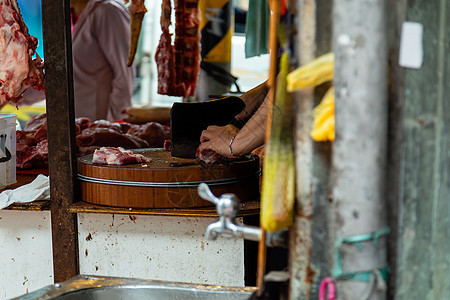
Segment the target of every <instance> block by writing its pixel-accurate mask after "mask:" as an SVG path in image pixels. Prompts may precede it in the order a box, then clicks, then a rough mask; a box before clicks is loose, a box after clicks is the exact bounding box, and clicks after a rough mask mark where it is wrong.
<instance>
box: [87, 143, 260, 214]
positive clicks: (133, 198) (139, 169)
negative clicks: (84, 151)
mask: <svg viewBox="0 0 450 300" xmlns="http://www.w3.org/2000/svg"><path fill="white" fill-rule="evenodd" d="M133 151H134V152H135V153H140V154H143V155H145V156H147V157H150V158H151V159H152V162H150V163H145V164H132V165H122V166H115V165H99V164H93V163H92V154H90V155H86V156H83V157H81V158H79V159H78V178H79V180H80V187H81V197H82V200H83V201H85V202H88V203H93V204H98V205H106V206H113V207H130V208H180V207H202V206H212V205H214V204H212V203H211V202H208V201H206V200H203V199H202V198H200V197H199V196H198V192H197V188H198V185H199V184H200V183H201V182H205V183H207V184H208V186H209V187H210V189H211V191H212V192H213V193H214V194H215V195H216V196H217V197H219V196H220V195H222V194H224V193H233V194H236V195H237V196H238V197H239V199H240V200H241V202H245V201H255V200H258V199H259V176H260V173H261V170H260V167H259V158H258V156H256V155H248V156H246V157H244V158H242V159H239V160H236V161H232V162H221V163H214V164H210V165H206V164H200V163H199V162H198V160H196V159H184V158H176V157H172V156H171V155H170V151H167V150H165V149H162V148H152V149H137V150H133Z"/></svg>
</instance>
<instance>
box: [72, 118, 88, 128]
mask: <svg viewBox="0 0 450 300" xmlns="http://www.w3.org/2000/svg"><path fill="white" fill-rule="evenodd" d="M90 122H91V120H89V118H76V119H75V124H77V125H78V126H80V130H81V131H83V130H85V129H86V128H88V127H89V123H90Z"/></svg>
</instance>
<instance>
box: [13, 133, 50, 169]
mask: <svg viewBox="0 0 450 300" xmlns="http://www.w3.org/2000/svg"><path fill="white" fill-rule="evenodd" d="M46 141H47V140H45V141H42V142H41V143H42V144H41V143H39V144H37V145H35V146H26V147H24V145H18V146H17V147H16V166H17V167H18V168H19V169H31V168H47V167H48V160H47V158H48V146H46V145H45V142H46Z"/></svg>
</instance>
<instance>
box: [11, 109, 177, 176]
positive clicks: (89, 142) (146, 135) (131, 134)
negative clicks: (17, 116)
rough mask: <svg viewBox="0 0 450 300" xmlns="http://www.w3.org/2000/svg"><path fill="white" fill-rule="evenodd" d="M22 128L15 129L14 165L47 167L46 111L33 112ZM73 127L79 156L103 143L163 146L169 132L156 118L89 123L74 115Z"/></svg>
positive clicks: (131, 146) (134, 146) (136, 147)
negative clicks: (44, 112)
mask: <svg viewBox="0 0 450 300" xmlns="http://www.w3.org/2000/svg"><path fill="white" fill-rule="evenodd" d="M24 128H26V129H27V130H17V131H16V155H17V167H18V168H43V167H47V158H48V144H47V119H46V114H41V115H37V116H34V117H33V118H31V120H29V121H28V122H27V123H26V124H25V126H24ZM82 128H83V130H81V129H82ZM75 129H76V144H77V156H78V157H80V156H84V155H87V154H92V153H94V151H95V150H97V149H99V148H101V147H105V146H109V147H122V148H127V149H139V148H149V147H158V148H159V147H163V145H164V141H165V140H166V139H167V138H168V137H169V135H170V128H169V127H168V126H165V125H161V124H159V123H156V122H149V123H146V124H142V125H134V124H128V123H115V122H109V121H106V120H98V121H95V122H93V123H90V121H89V119H87V118H77V119H75ZM150 144H151V146H150Z"/></svg>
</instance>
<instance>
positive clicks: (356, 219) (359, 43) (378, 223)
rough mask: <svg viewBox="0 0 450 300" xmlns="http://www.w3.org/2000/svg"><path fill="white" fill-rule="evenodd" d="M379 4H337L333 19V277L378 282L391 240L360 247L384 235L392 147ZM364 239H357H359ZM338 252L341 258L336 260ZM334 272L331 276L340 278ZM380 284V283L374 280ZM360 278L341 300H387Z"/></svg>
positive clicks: (342, 286)
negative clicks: (389, 144) (343, 275)
mask: <svg viewBox="0 0 450 300" xmlns="http://www.w3.org/2000/svg"><path fill="white" fill-rule="evenodd" d="M385 24H386V18H385V4H384V1H380V0H366V1H360V0H336V1H335V2H334V15H333V26H334V27H333V33H334V35H333V39H334V52H335V72H334V84H335V91H336V98H335V99H336V100H335V118H336V139H335V142H334V145H333V168H334V174H333V175H334V177H335V180H334V186H333V212H332V227H331V229H332V230H331V234H332V240H333V241H334V245H333V247H335V249H334V250H335V251H334V253H333V260H334V270H335V271H336V270H338V268H339V265H341V266H342V271H343V273H349V272H362V273H364V272H366V274H367V273H368V275H369V277H370V276H375V273H372V271H375V270H377V269H383V268H385V267H386V266H387V258H386V236H384V235H383V236H381V237H380V238H379V239H378V241H377V243H374V240H373V239H369V240H368V241H365V242H361V243H360V245H362V246H363V247H362V248H358V247H356V245H355V243H353V242H344V243H343V244H342V245H341V246H340V247H338V245H339V244H340V242H342V241H344V239H347V238H352V239H354V240H357V241H359V240H363V239H362V238H361V236H367V235H370V234H372V233H374V232H377V233H378V232H379V233H382V232H383V230H385V229H386V228H387V218H386V208H385V206H386V203H385V178H386V156H387V151H386V145H387V82H388V78H387V38H386V28H385V26H386V25H385ZM356 236H359V238H356ZM338 252H339V255H337V253H338ZM336 273H337V272H335V274H334V275H336ZM374 278H376V277H374ZM366 280H367V281H360V280H358V279H356V278H355V277H351V278H350V279H341V280H338V281H337V292H338V299H363V297H364V296H365V295H366V296H367V295H368V294H370V299H385V297H386V291H385V290H380V289H375V287H374V286H373V285H371V284H370V282H369V280H368V278H366Z"/></svg>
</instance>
